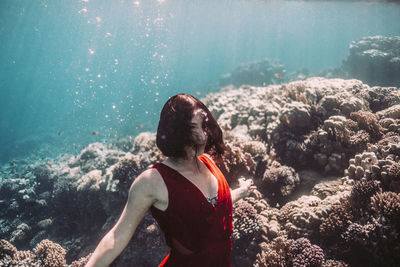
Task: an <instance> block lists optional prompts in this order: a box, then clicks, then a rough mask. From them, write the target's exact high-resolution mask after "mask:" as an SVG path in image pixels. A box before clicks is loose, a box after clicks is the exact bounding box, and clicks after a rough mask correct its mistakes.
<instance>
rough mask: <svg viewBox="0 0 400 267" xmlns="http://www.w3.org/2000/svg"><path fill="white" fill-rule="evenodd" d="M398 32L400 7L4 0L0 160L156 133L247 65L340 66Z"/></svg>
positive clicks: (0, 5) (235, 0)
mask: <svg viewBox="0 0 400 267" xmlns="http://www.w3.org/2000/svg"><path fill="white" fill-rule="evenodd" d="M399 21H400V5H398V4H393V3H392V4H390V3H368V2H347V1H344V2H333V1H327V2H314V1H256V0H246V1H243V0H231V1H227V0H218V1H215V0H201V1H199V0H192V1H187V0H186V1H184V0H159V1H156V0H147V1H144V0H143V1H140V0H139V1H134V0H130V1H124V0H119V1H106V0H98V1H95V0H88V1H78V0H74V1H72V0H65V1H50V0H48V1H46V0H40V1H39V0H37V1H33V0H1V1H0V147H1V151H0V160H2V161H9V160H12V159H13V158H14V157H22V156H26V155H38V156H40V157H46V156H55V155H58V154H60V153H72V154H74V153H76V151H79V149H80V148H82V147H83V146H85V145H86V144H88V143H91V142H95V141H100V142H108V141H110V140H111V139H113V138H119V137H124V136H127V135H132V136H134V135H136V134H137V133H138V132H141V131H155V129H156V126H157V120H158V116H159V112H160V109H161V107H162V105H163V103H164V102H165V101H166V99H167V98H168V97H169V96H171V95H173V94H176V93H179V92H187V93H191V94H193V95H196V96H200V97H201V96H205V95H206V94H207V93H208V92H211V91H215V90H217V89H218V88H217V87H216V85H217V84H218V79H219V76H220V75H221V74H224V73H228V72H230V71H231V70H232V69H234V68H235V67H236V66H238V65H239V64H240V63H243V62H249V61H253V60H260V59H263V58H270V59H278V60H280V61H281V62H282V63H283V64H284V65H285V67H286V69H287V70H288V71H295V70H298V69H301V68H307V69H309V70H310V71H311V72H318V71H321V70H323V69H326V68H331V67H339V66H340V65H341V62H342V60H343V59H344V58H345V57H346V56H347V54H348V46H349V44H350V42H351V41H353V40H358V39H360V38H362V37H364V36H371V35H385V36H395V35H397V36H398V35H400V22H399ZM94 131H98V132H99V134H98V135H92V132H94Z"/></svg>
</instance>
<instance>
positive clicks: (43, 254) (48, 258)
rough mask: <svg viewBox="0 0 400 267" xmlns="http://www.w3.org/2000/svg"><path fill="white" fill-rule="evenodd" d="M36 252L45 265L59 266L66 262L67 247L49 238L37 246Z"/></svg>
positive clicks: (45, 266) (47, 266) (46, 266)
mask: <svg viewBox="0 0 400 267" xmlns="http://www.w3.org/2000/svg"><path fill="white" fill-rule="evenodd" d="M34 253H35V257H36V258H37V259H38V260H39V261H40V263H41V264H42V266H44V267H59V266H63V265H65V264H66V262H65V249H63V248H62V247H61V246H60V245H59V244H57V243H54V242H52V241H50V240H48V239H45V240H42V241H41V242H40V243H39V244H38V245H37V246H36V247H35V249H34Z"/></svg>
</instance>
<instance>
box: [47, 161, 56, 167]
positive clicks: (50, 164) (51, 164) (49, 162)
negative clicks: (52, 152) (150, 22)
mask: <svg viewBox="0 0 400 267" xmlns="http://www.w3.org/2000/svg"><path fill="white" fill-rule="evenodd" d="M46 164H47V165H49V166H53V165H54V163H53V162H51V161H48V162H46Z"/></svg>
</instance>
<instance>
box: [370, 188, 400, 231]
mask: <svg viewBox="0 0 400 267" xmlns="http://www.w3.org/2000/svg"><path fill="white" fill-rule="evenodd" d="M371 209H372V211H373V212H374V214H375V215H376V216H383V217H385V218H387V219H389V220H390V221H391V222H392V223H394V224H395V225H397V226H400V193H394V192H383V193H377V194H375V195H374V196H372V197H371Z"/></svg>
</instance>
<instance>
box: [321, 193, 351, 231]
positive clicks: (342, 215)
mask: <svg viewBox="0 0 400 267" xmlns="http://www.w3.org/2000/svg"><path fill="white" fill-rule="evenodd" d="M353 219H354V215H353V211H352V207H351V204H350V200H349V198H348V197H346V198H342V199H340V203H336V204H333V205H332V209H331V211H330V212H329V214H328V216H327V217H326V218H325V219H323V220H322V223H321V225H320V227H319V231H320V233H321V235H323V236H326V237H332V238H338V237H339V235H340V233H342V232H343V231H344V230H345V229H346V228H347V226H348V225H349V224H350V223H351V221H352V220H353Z"/></svg>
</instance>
